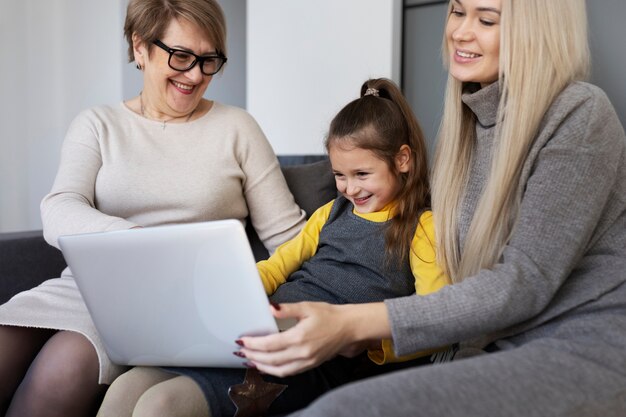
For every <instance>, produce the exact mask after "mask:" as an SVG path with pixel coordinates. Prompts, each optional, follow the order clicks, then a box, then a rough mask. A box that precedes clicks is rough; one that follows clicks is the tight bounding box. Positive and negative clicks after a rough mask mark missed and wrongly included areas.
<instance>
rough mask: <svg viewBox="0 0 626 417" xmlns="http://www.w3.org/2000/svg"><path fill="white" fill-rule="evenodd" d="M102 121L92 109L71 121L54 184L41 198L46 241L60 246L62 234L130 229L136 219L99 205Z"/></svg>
mask: <svg viewBox="0 0 626 417" xmlns="http://www.w3.org/2000/svg"><path fill="white" fill-rule="evenodd" d="M101 129H103V126H101V123H100V122H99V120H98V119H97V117H96V116H95V114H94V113H93V112H92V111H89V110H88V111H84V112H82V113H81V114H79V115H78V116H77V117H76V118H75V119H74V121H73V122H72V123H71V125H70V127H69V129H68V132H67V135H66V137H65V140H64V142H63V147H62V150H61V162H60V164H59V170H58V172H57V175H56V178H55V181H54V185H53V186H52V190H51V191H50V193H49V194H48V195H46V196H45V197H44V198H43V200H42V202H41V219H42V222H43V231H44V237H45V239H46V241H47V242H48V243H49V244H51V245H52V246H55V247H57V248H58V247H59V246H58V241H57V239H58V237H59V236H61V235H68V234H77V233H88V232H100V231H107V230H121V229H130V228H132V227H133V226H136V224H135V223H132V222H129V221H127V220H125V219H122V218H119V217H115V216H109V215H106V214H104V213H102V212H100V211H99V210H97V209H96V203H95V185H96V178H97V176H98V171H99V170H100V167H101V166H102V157H101V154H100V145H99V141H98V138H99V136H100V132H101Z"/></svg>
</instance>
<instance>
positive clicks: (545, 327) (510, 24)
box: [241, 0, 626, 417]
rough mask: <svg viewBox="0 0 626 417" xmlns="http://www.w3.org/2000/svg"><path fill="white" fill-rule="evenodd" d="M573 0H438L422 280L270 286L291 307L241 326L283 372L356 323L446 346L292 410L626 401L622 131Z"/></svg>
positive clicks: (407, 344)
mask: <svg viewBox="0 0 626 417" xmlns="http://www.w3.org/2000/svg"><path fill="white" fill-rule="evenodd" d="M586 27H587V21H586V10H585V2H584V0H549V1H546V0H451V1H450V4H449V14H448V17H447V24H446V31H445V41H444V57H445V59H446V61H447V66H448V70H449V81H448V87H447V95H446V106H445V112H444V117H443V121H442V128H441V131H440V137H439V143H438V150H437V156H436V161H435V168H434V177H433V211H434V216H435V232H436V236H437V243H438V257H439V260H440V263H441V265H444V266H445V269H446V271H447V272H448V273H449V274H450V277H451V278H452V280H453V282H454V284H453V285H450V286H447V287H444V288H442V289H441V290H440V291H438V292H436V293H434V294H430V295H425V296H421V297H419V296H410V297H404V298H399V299H394V300H387V301H385V302H384V303H374V304H366V305H358V306H357V305H345V306H331V305H327V304H313V303H301V304H283V305H281V309H280V310H279V311H276V312H275V315H276V316H278V317H297V318H299V319H300V323H299V325H297V326H295V327H294V328H292V329H290V330H289V331H286V332H284V333H282V334H279V335H272V336H267V337H258V338H243V339H242V342H243V344H244V348H242V350H241V352H242V354H245V356H246V357H247V358H248V359H249V360H250V361H251V362H252V363H253V364H254V365H255V366H256V367H257V368H258V369H259V370H261V371H263V372H266V373H268V374H274V375H290V374H294V373H297V372H300V371H302V370H303V369H308V368H310V367H311V366H314V365H316V364H317V363H320V362H322V361H324V360H325V359H327V358H330V357H333V356H334V355H336V354H338V353H343V354H353V353H354V352H355V351H358V347H359V345H360V344H361V343H362V342H364V341H367V340H372V339H376V338H384V337H392V339H393V343H394V346H395V351H396V353H397V354H407V353H410V352H414V351H418V350H421V349H428V348H432V347H434V346H440V345H446V344H450V343H454V342H460V343H459V350H458V352H457V354H456V356H455V357H454V360H453V361H451V362H448V363H444V364H439V365H433V366H424V367H419V368H413V369H409V370H405V371H401V372H395V373H390V374H387V375H384V376H380V377H376V378H373V379H369V380H366V381H364V382H359V383H355V384H351V385H349V386H346V387H344V388H339V389H337V390H335V391H332V392H331V393H329V394H326V395H325V396H323V397H321V398H320V399H318V400H317V401H316V402H314V403H313V404H312V405H310V406H309V407H308V408H306V409H304V410H302V411H300V412H298V413H296V414H295V415H297V416H329V415H332V416H355V415H358V416H413V417H414V416H447V417H460V416H463V417H468V416H494V415H497V416H589V417H592V416H603V417H611V416H615V417H618V416H624V415H626V181H625V179H626V136H625V134H624V129H623V127H622V126H621V125H620V122H619V120H618V118H617V115H616V114H615V111H614V109H613V107H612V106H611V104H610V103H609V100H608V99H607V97H606V95H605V94H604V93H603V92H602V91H601V90H599V89H598V88H597V87H595V86H593V85H590V84H587V83H585V82H584V81H582V80H584V79H585V77H586V75H587V72H588V68H589V50H588V45H587V32H586Z"/></svg>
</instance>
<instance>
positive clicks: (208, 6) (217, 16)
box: [124, 0, 226, 62]
mask: <svg viewBox="0 0 626 417" xmlns="http://www.w3.org/2000/svg"><path fill="white" fill-rule="evenodd" d="M176 18H182V19H185V20H188V21H189V22H191V23H193V24H195V25H196V26H197V27H199V28H200V29H201V30H202V31H203V32H204V33H205V34H206V36H207V39H208V40H209V41H210V42H211V43H212V44H213V45H214V46H215V49H216V52H217V53H221V54H223V55H224V56H226V20H225V18H224V12H223V11H222V8H221V7H220V5H219V4H218V3H217V1H215V0H130V1H129V3H128V8H127V9H126V22H125V23H124V37H125V38H126V41H127V42H128V62H133V61H134V60H135V54H134V52H133V39H132V38H133V34H137V36H138V37H139V38H140V39H141V40H142V41H144V42H145V43H146V46H147V47H148V50H149V51H150V50H151V48H152V42H153V41H155V40H157V39H160V38H161V37H162V36H163V34H164V33H165V30H166V29H167V27H168V26H169V24H170V22H171V21H172V19H176Z"/></svg>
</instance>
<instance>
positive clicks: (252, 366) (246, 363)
mask: <svg viewBox="0 0 626 417" xmlns="http://www.w3.org/2000/svg"><path fill="white" fill-rule="evenodd" d="M243 366H245V367H246V368H251V369H256V365H255V364H253V363H252V362H244V363H243Z"/></svg>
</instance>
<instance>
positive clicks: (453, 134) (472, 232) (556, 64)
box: [432, 0, 590, 282]
mask: <svg viewBox="0 0 626 417" xmlns="http://www.w3.org/2000/svg"><path fill="white" fill-rule="evenodd" d="M453 3H454V0H452V1H450V9H451V7H452V4H453ZM450 9H449V12H448V16H449V15H450ZM501 12H502V15H501V19H500V45H501V46H500V61H499V77H498V81H497V82H498V83H499V86H500V94H501V98H500V103H499V108H498V116H497V126H496V132H495V140H494V143H495V144H497V147H496V148H495V149H494V152H493V157H492V164H491V171H490V174H489V178H488V179H487V181H486V184H485V186H484V188H483V194H482V196H481V197H480V200H479V203H478V206H477V208H476V210H475V211H474V213H476V215H475V217H474V219H473V220H472V222H471V225H470V229H469V231H468V233H467V237H466V240H465V243H464V245H463V247H464V252H463V253H461V252H460V249H459V242H458V218H459V214H460V213H459V207H460V203H461V200H462V198H463V195H464V191H465V188H466V186H467V180H468V177H469V168H470V163H471V157H472V153H473V148H474V137H475V124H476V122H475V117H474V115H473V114H472V113H471V111H470V110H469V109H468V108H467V107H466V106H465V105H464V104H463V103H462V102H461V94H462V92H463V88H464V83H461V82H460V81H458V80H456V79H454V78H453V77H452V76H450V75H449V76H448V84H447V89H446V98H445V105H444V115H443V118H442V121H441V127H440V131H439V140H438V144H437V152H436V155H435V164H434V172H433V181H432V201H433V212H434V213H435V217H434V218H435V235H436V237H437V242H438V249H437V257H438V262H439V263H440V265H441V266H442V267H443V268H444V269H445V270H446V272H447V273H448V274H449V276H450V278H451V279H452V281H453V282H460V281H462V280H463V279H464V278H466V277H469V276H471V275H474V274H476V273H477V272H478V271H479V270H481V269H483V268H491V267H492V266H493V265H494V264H495V263H496V262H497V261H498V260H499V259H500V256H501V255H502V251H503V250H504V246H505V245H506V244H507V242H508V241H509V239H510V237H511V233H512V232H513V228H514V226H515V223H516V222H517V218H518V213H519V205H520V202H521V197H522V195H521V193H522V190H521V187H520V176H521V171H522V167H523V165H524V162H525V160H526V158H527V157H528V152H529V150H530V148H531V147H532V144H533V142H534V140H535V137H536V135H537V132H538V129H539V125H540V123H541V120H542V118H543V116H544V114H545V113H546V111H547V109H548V107H549V106H550V105H551V104H552V101H553V100H554V99H555V98H556V97H557V96H558V94H559V93H560V92H561V91H562V90H563V89H564V88H565V87H566V86H567V85H568V84H570V83H571V82H573V81H576V80H584V79H586V77H587V76H588V74H589V69H590V53H589V46H588V39H587V14H586V8H585V0H502V10H501ZM443 58H444V62H446V64H447V62H448V60H449V51H448V47H447V41H446V39H445V35H444V41H443Z"/></svg>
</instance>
